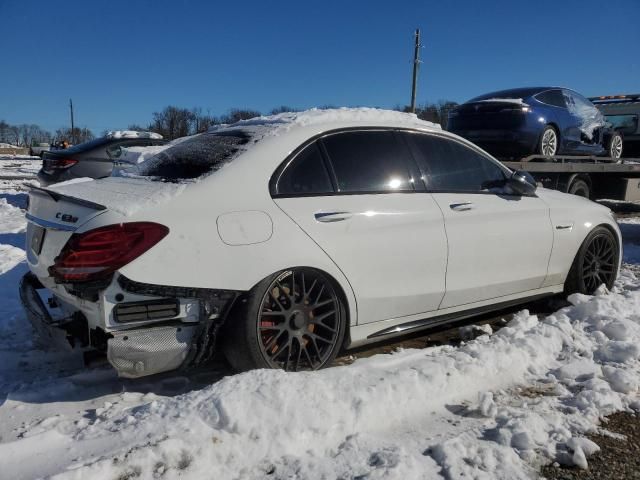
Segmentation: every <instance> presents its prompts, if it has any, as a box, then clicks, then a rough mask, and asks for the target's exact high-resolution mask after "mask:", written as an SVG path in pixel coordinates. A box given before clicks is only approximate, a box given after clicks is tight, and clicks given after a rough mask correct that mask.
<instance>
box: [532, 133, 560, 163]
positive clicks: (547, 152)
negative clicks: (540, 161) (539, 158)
mask: <svg viewBox="0 0 640 480" xmlns="http://www.w3.org/2000/svg"><path fill="white" fill-rule="evenodd" d="M558 145H559V137H558V132H557V131H556V129H555V128H553V127H552V126H551V125H547V126H546V127H544V130H543V131H542V135H540V140H539V141H538V147H537V149H536V150H537V152H536V153H539V154H540V155H544V156H545V157H552V156H554V155H555V154H557V153H558Z"/></svg>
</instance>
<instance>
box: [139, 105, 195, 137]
mask: <svg viewBox="0 0 640 480" xmlns="http://www.w3.org/2000/svg"><path fill="white" fill-rule="evenodd" d="M193 117H194V115H193V113H192V112H190V111H189V110H188V109H186V108H178V107H174V106H168V107H165V108H164V110H162V111H161V112H154V113H153V121H152V122H151V124H150V125H149V130H151V131H153V132H157V133H159V134H160V135H162V136H163V137H164V138H167V139H169V140H173V139H174V138H179V137H185V136H187V135H189V134H190V133H191V126H192V123H193Z"/></svg>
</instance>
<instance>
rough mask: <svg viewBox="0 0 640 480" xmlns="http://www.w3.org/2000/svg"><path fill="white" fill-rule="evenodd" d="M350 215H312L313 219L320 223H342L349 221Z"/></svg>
mask: <svg viewBox="0 0 640 480" xmlns="http://www.w3.org/2000/svg"><path fill="white" fill-rule="evenodd" d="M352 215H353V214H352V213H351V212H318V213H314V214H313V216H314V217H315V219H316V220H317V221H318V222H322V223H333V222H342V221H343V220H349V219H350V218H351V217H352Z"/></svg>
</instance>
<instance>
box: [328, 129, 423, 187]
mask: <svg viewBox="0 0 640 480" xmlns="http://www.w3.org/2000/svg"><path fill="white" fill-rule="evenodd" d="M322 142H323V144H324V146H325V148H326V150H327V153H328V155H329V159H330V161H331V164H332V166H333V170H334V173H335V176H336V182H337V187H338V192H345V193H348V192H400V191H411V190H413V182H412V180H411V176H410V174H409V167H408V164H409V161H410V160H409V152H408V151H407V150H406V148H405V147H404V146H403V145H402V144H401V143H400V142H399V141H398V138H397V137H396V136H395V134H394V133H393V132H390V131H378V130H371V131H350V132H341V133H336V134H333V135H328V136H326V137H324V138H323V139H322Z"/></svg>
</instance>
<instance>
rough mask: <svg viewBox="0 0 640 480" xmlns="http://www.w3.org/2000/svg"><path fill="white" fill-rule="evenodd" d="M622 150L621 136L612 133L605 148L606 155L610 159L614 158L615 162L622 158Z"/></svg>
mask: <svg viewBox="0 0 640 480" xmlns="http://www.w3.org/2000/svg"><path fill="white" fill-rule="evenodd" d="M622 148H623V141H622V135H620V134H619V133H614V134H613V135H611V138H610V139H609V145H608V146H607V155H609V157H610V158H615V159H616V160H617V159H619V158H622Z"/></svg>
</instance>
